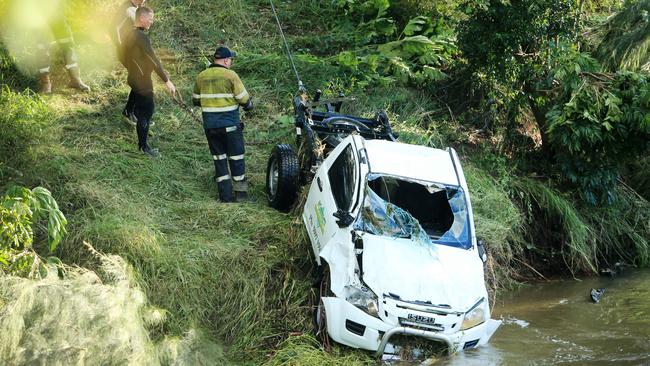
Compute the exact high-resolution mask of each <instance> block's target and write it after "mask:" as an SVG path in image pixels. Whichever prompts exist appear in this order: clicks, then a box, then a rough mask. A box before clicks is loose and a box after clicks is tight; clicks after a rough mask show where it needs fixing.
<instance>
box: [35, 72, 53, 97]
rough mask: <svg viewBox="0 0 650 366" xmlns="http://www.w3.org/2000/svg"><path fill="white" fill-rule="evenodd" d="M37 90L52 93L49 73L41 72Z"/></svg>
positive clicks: (42, 92)
mask: <svg viewBox="0 0 650 366" xmlns="http://www.w3.org/2000/svg"><path fill="white" fill-rule="evenodd" d="M38 90H39V92H40V93H41V94H51V93H52V82H51V81H50V74H41V76H40V77H39V80H38Z"/></svg>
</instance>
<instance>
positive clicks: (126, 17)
mask: <svg viewBox="0 0 650 366" xmlns="http://www.w3.org/2000/svg"><path fill="white" fill-rule="evenodd" d="M145 1H146V0H127V1H125V2H124V3H122V5H120V8H119V10H118V11H117V13H116V14H115V16H114V17H113V22H112V23H111V28H110V30H109V35H110V36H111V40H112V41H113V44H114V45H115V54H116V55H117V59H118V60H119V61H120V63H121V64H122V65H123V66H124V67H126V60H125V58H124V40H125V38H126V36H127V34H129V33H130V32H131V31H132V30H133V25H134V24H135V12H136V10H138V8H139V7H140V6H143V5H144V3H145ZM122 115H123V116H124V117H125V118H126V119H127V121H128V122H129V123H132V124H133V125H134V126H135V125H136V122H135V121H136V120H135V115H134V114H133V100H131V99H129V100H128V101H127V102H126V107H124V110H123V111H122ZM151 126H153V121H151Z"/></svg>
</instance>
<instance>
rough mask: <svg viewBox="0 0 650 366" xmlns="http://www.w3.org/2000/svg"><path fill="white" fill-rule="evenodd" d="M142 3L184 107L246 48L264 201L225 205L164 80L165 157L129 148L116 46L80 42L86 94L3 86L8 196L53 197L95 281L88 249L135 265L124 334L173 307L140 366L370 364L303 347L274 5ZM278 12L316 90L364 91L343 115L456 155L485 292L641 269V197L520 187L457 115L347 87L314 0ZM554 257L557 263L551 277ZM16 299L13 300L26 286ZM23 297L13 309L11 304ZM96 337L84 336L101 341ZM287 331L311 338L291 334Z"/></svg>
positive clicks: (644, 247)
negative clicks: (614, 264) (274, 156)
mask: <svg viewBox="0 0 650 366" xmlns="http://www.w3.org/2000/svg"><path fill="white" fill-rule="evenodd" d="M116 3H117V1H112V2H106V3H102V4H101V5H98V4H95V5H97V7H96V8H94V10H93V11H94V12H95V13H96V14H95V16H97V18H94V19H105V18H109V17H110V14H112V9H113V8H114V5H115V4H116ZM148 4H149V5H150V6H152V7H153V8H154V9H156V11H157V14H156V24H155V25H154V28H153V29H152V31H151V36H152V40H153V42H154V46H155V47H156V49H157V50H158V51H159V53H160V55H162V56H163V63H164V64H165V66H166V68H167V70H168V71H169V72H170V74H171V79H172V81H173V82H174V83H175V84H176V85H177V87H178V88H179V90H180V92H181V93H182V95H183V96H184V99H185V100H186V101H187V100H188V99H189V96H190V94H191V88H192V83H193V78H194V77H195V75H196V74H197V73H198V72H199V71H200V70H202V69H203V68H204V67H205V58H204V57H203V56H202V55H204V54H210V53H211V52H212V50H213V49H214V47H215V45H216V44H218V43H219V42H221V41H225V42H226V43H227V44H228V45H230V46H233V47H234V48H235V49H236V50H237V51H238V52H240V54H241V57H239V58H238V59H237V60H236V61H235V64H234V69H235V70H236V71H237V72H239V74H240V75H241V76H242V79H243V80H244V83H245V85H246V86H247V88H248V90H249V91H250V92H251V94H253V95H254V96H255V99H256V110H255V111H254V112H252V113H247V114H246V115H245V116H244V117H243V121H244V122H245V124H246V129H245V138H246V141H247V143H248V144H247V146H246V148H247V152H246V153H247V160H246V163H247V176H248V178H249V181H250V185H251V194H252V196H253V197H254V198H255V202H253V203H246V204H236V205H232V204H222V203H219V202H217V201H216V200H215V197H216V186H215V183H214V181H213V178H212V177H213V174H214V170H213V169H214V168H213V165H212V161H211V157H210V154H209V151H208V148H207V144H206V141H205V136H204V135H203V130H202V128H201V126H199V125H198V124H196V123H195V122H193V121H192V119H191V118H189V117H188V116H187V115H186V114H185V112H183V111H182V110H180V109H179V108H178V107H177V106H176V105H174V104H173V103H171V101H170V100H169V98H168V97H167V96H166V94H165V92H164V91H163V89H162V86H161V85H158V86H157V90H156V92H157V100H156V103H157V109H156V114H155V115H154V121H155V122H156V125H155V126H154V127H153V128H152V136H151V140H150V141H151V143H152V145H153V146H154V147H158V148H160V150H161V152H162V158H160V159H148V158H146V157H145V156H143V155H142V154H141V153H139V152H138V151H137V147H136V135H135V131H134V129H133V127H131V126H130V125H128V124H125V123H124V122H123V121H122V120H121V118H120V112H121V110H122V107H123V103H124V102H125V100H126V96H127V93H128V88H127V87H126V85H125V83H124V80H125V79H126V74H125V73H124V71H123V70H122V69H121V68H120V67H118V66H117V64H116V62H115V61H114V60H113V59H112V58H111V57H112V56H110V54H109V55H106V54H105V53H103V51H102V52H98V51H97V50H98V49H101V50H106V49H109V50H110V49H111V48H110V47H111V45H110V44H109V43H108V40H107V39H106V38H105V37H104V38H101V37H94V36H93V37H91V36H87V37H85V38H84V37H83V36H80V39H79V47H78V51H79V55H80V64H81V65H82V74H83V76H84V78H85V80H87V81H88V83H89V85H90V86H91V87H92V88H93V91H92V92H91V93H87V94H75V93H72V92H71V91H70V90H66V89H63V88H58V90H56V92H55V93H54V94H53V95H52V96H45V97H41V96H38V95H34V94H31V93H25V94H15V93H14V92H10V91H8V90H5V91H3V94H2V98H3V99H2V102H3V104H2V105H3V106H9V105H12V106H15V111H14V112H8V114H7V115H5V116H4V119H1V120H0V121H2V122H3V125H2V127H3V130H6V129H4V128H5V127H11V128H14V130H15V131H16V132H15V134H14V135H12V136H13V137H11V139H13V140H10V139H9V138H6V137H5V136H3V138H4V140H3V144H4V145H0V146H1V147H2V149H3V157H6V160H5V159H3V161H2V164H0V171H1V174H2V175H1V177H2V182H1V184H0V189H2V191H4V188H6V187H7V186H8V185H10V184H21V185H25V186H29V187H32V186H36V185H42V186H45V187H47V188H49V189H50V190H51V191H52V193H53V195H54V197H55V198H56V199H57V201H59V205H60V207H61V209H62V210H63V211H64V212H65V214H66V215H67V217H68V221H69V223H70V226H69V227H68V231H69V234H68V236H67V237H66V238H65V240H64V241H63V243H62V245H60V247H59V249H58V252H57V253H54V254H55V255H57V256H58V257H60V258H61V259H62V260H63V261H64V262H65V263H67V264H68V265H71V266H73V265H78V266H81V267H85V268H89V269H92V270H95V271H97V272H99V273H101V272H102V268H103V267H102V263H101V261H98V260H97V256H96V254H94V253H93V252H92V251H90V250H89V249H88V247H87V246H86V245H84V244H83V243H84V242H88V243H90V245H92V247H94V248H95V249H96V250H98V251H99V252H101V253H106V254H111V255H118V256H119V257H121V258H123V260H125V261H126V263H128V265H129V266H130V267H128V268H132V269H130V270H128V271H127V272H128V273H129V275H128V276H127V277H128V279H129V281H130V282H128V289H130V290H129V291H135V293H138V294H140V293H141V294H142V296H143V297H144V298H146V299H145V300H143V301H142V302H141V303H138V306H140V308H138V307H133V308H129V309H131V310H132V311H131V312H130V313H129V317H127V318H126V319H121V320H119V322H118V323H116V324H117V325H116V327H119V324H124V322H129V321H134V320H133V319H140V316H141V313H142V312H140V310H141V309H149V307H153V308H152V309H164V313H165V314H166V315H165V317H164V319H160V320H159V321H157V322H152V323H146V322H145V323H142V325H140V324H139V323H138V324H137V325H138V328H137V329H138V332H143V333H142V334H144V335H143V336H142V337H143V339H144V340H142V342H141V344H146V345H147V346H146V347H149V349H150V351H147V352H144V353H142V354H144V355H145V356H146V357H149V358H151V359H155V360H157V361H160V362H162V363H164V364H166V363H169V364H172V363H175V362H178V363H185V364H214V363H215V359H217V360H219V362H227V363H230V362H244V363H246V362H250V363H255V364H259V363H264V362H265V363H268V364H270V365H280V364H341V363H345V364H371V363H373V359H372V358H371V357H370V355H369V354H367V353H364V352H356V351H351V350H349V349H347V348H342V347H335V349H334V350H333V352H332V353H326V352H324V351H323V350H322V348H321V346H320V344H319V343H318V342H316V341H315V340H314V339H313V338H312V337H310V336H309V335H308V334H309V332H310V330H311V320H310V319H311V318H310V311H311V309H310V306H309V296H310V292H311V286H312V283H313V281H314V280H315V274H314V273H313V272H314V265H313V262H312V260H311V258H310V252H311V250H310V248H309V244H308V242H307V240H306V237H305V234H304V232H303V229H302V225H301V223H300V220H299V219H298V217H297V214H295V213H291V214H282V213H279V212H277V211H274V210H272V209H270V208H268V207H267V206H266V204H265V198H264V194H263V191H264V179H265V169H266V162H267V157H268V153H269V152H270V150H271V148H272V147H273V146H274V145H275V144H276V143H286V142H291V141H293V136H292V133H293V128H292V121H291V117H290V116H291V115H292V111H291V109H290V98H291V95H292V93H293V92H294V91H295V89H296V82H295V80H294V79H293V75H292V73H291V69H290V68H289V66H288V62H287V60H286V58H285V57H284V55H283V53H282V48H281V43H280V39H279V36H278V34H277V31H276V28H275V24H274V20H273V18H272V17H271V13H270V7H269V6H268V4H267V3H266V2H264V1H259V2H257V1H254V2H245V3H244V2H239V1H234V0H228V1H224V2H218V3H217V2H210V1H173V0H152V1H150V2H148ZM90 5H93V4H90ZM90 5H88V6H90ZM279 10H280V12H281V14H284V15H283V17H282V21H283V23H284V24H285V25H286V27H287V29H286V30H285V31H286V32H287V35H288V37H289V41H290V43H291V44H292V46H293V47H294V49H296V50H298V52H297V55H296V61H297V66H298V70H299V72H300V74H301V75H302V76H303V81H304V82H305V83H306V84H307V86H308V87H309V88H310V89H311V90H314V89H316V88H318V87H324V86H326V85H328V83H329V84H330V85H334V86H335V87H334V88H333V89H332V92H338V91H339V89H343V90H345V91H346V92H355V94H356V96H357V97H358V101H357V102H356V103H354V104H352V105H350V106H349V109H348V110H347V111H348V112H350V113H354V114H361V115H371V114H372V113H374V112H375V111H377V110H378V109H386V110H387V111H388V113H389V116H390V117H391V120H392V121H393V125H394V128H395V129H396V130H397V131H398V132H400V134H401V140H402V141H404V142H412V143H418V144H423V145H428V146H434V147H445V146H447V145H449V144H451V145H454V146H456V147H457V148H458V149H459V152H460V153H461V155H462V159H463V162H464V166H465V169H466V174H467V176H468V184H469V187H470V191H471V194H472V199H473V205H474V209H475V211H476V212H475V214H476V220H477V222H476V225H477V231H478V234H479V236H480V237H482V238H483V239H484V240H485V241H486V243H487V246H488V248H489V250H490V253H491V256H490V261H489V262H488V266H487V268H488V279H489V281H490V283H491V284H492V288H493V289H496V290H501V289H507V288H509V287H510V286H511V285H512V283H513V280H516V281H522V280H526V279H529V278H532V277H536V276H537V274H536V273H535V272H534V271H532V270H531V268H537V269H539V270H540V271H544V269H548V268H550V269H556V268H563V269H565V270H566V269H567V268H568V269H570V270H573V271H576V272H577V271H589V270H593V269H596V268H598V266H599V265H601V264H603V263H601V262H599V260H600V261H602V259H599V258H604V257H607V258H609V257H611V258H623V259H626V260H628V261H630V262H632V261H635V260H636V261H637V262H638V264H644V263H647V259H648V254H647V253H648V248H649V247H650V245H649V244H648V233H650V227H649V226H650V223H648V222H647V218H648V217H649V216H648V213H649V212H650V207H649V206H648V203H647V201H644V200H642V199H639V198H637V197H635V196H634V195H633V194H632V193H629V192H628V193H629V194H627V195H625V196H624V197H626V200H623V201H621V202H620V203H619V205H620V206H617V207H611V208H606V209H600V210H591V209H589V208H583V207H580V206H579V205H576V204H575V203H574V201H573V200H572V199H571V197H566V196H563V194H562V193H560V192H558V191H557V190H553V189H550V188H548V186H547V185H546V184H545V182H544V181H543V180H541V179H537V178H525V179H524V178H522V177H518V176H517V175H516V174H517V173H516V171H514V170H513V169H512V168H511V164H510V163H509V161H508V159H507V158H505V157H502V156H498V155H497V154H496V153H495V152H494V151H495V150H494V149H492V148H491V146H490V144H489V143H488V142H485V144H484V145H480V144H476V143H475V142H474V141H473V140H472V138H471V134H470V132H471V130H470V129H468V128H466V127H464V126H463V121H462V120H458V119H457V118H456V117H455V116H453V115H449V114H442V115H441V114H437V113H436V114H435V115H436V116H437V117H436V118H431V115H432V113H431V112H432V111H438V110H440V106H438V105H436V103H435V101H434V100H432V98H431V97H430V96H429V95H427V94H426V93H424V92H422V91H420V90H415V89H411V88H406V87H399V86H391V87H389V88H388V87H386V88H375V89H371V90H366V91H364V92H362V91H361V90H355V89H354V87H353V85H351V84H349V83H347V82H345V80H346V79H345V73H344V72H343V71H341V70H340V69H338V68H336V67H335V64H334V63H333V62H332V61H331V55H332V54H334V53H335V52H336V50H338V49H339V47H341V45H345V42H346V39H345V37H344V35H340V34H337V33H336V32H335V31H333V30H332V29H331V22H329V21H328V20H327V17H326V16H323V14H328V12H331V10H328V9H326V5H323V4H321V3H320V2H310V1H307V2H299V3H297V4H292V5H291V6H290V5H289V4H282V5H281V6H280V8H279ZM317 14H319V15H320V16H319V17H315V16H316V15H317ZM74 19H76V20H75V24H76V26H77V27H79V30H80V32H79V33H80V35H81V34H83V32H82V30H85V29H88V28H90V25H89V24H87V22H85V21H84V18H83V17H79V18H76V17H75V18H74ZM86 20H87V19H86ZM307 20H309V21H307ZM328 32H329V33H332V32H333V33H334V34H335V37H334V38H332V39H331V40H330V41H331V43H330V44H328V43H325V45H324V46H323V45H321V47H320V48H319V47H318V45H319V43H318V39H319V37H320V36H321V35H322V34H324V33H328ZM89 34H94V33H89ZM328 39H329V38H328ZM307 49H309V52H308V51H307ZM315 55H318V56H315ZM105 58H108V59H109V60H111V61H110V62H106V61H105V60H104V59H105ZM6 70H8V69H6ZM12 70H13V71H12V72H13V73H18V70H15V69H12ZM59 70H60V68H59ZM3 72H5V69H3ZM8 80H9V79H8ZM12 80H23V79H20V78H17V79H11V80H9V81H6V83H7V84H8V85H10V86H12V87H13V88H14V89H21V88H22V87H24V86H25V85H21V84H20V83H18V82H16V81H12ZM64 83H65V78H64V77H63V75H60V74H57V75H55V89H57V86H59V87H60V86H62V85H64ZM31 85H33V81H32V84H31ZM3 110H4V108H3ZM12 113H13V114H12ZM4 141H9V142H8V143H5V142H4ZM12 141H13V142H12ZM617 213H618V214H619V215H617ZM621 213H625V214H621ZM548 228H556V229H554V230H550V229H548ZM612 228H617V229H616V230H612ZM43 253H44V254H46V253H47V252H46V251H44V252H43ZM627 253H634V257H633V258H632V257H630V256H629V255H628V256H626V254H627ZM637 253H645V254H643V255H641V256H637ZM548 260H551V261H554V264H553V265H551V266H548V265H545V264H544V261H548ZM604 264H605V265H607V264H608V263H604ZM542 267H544V268H542ZM75 273H76V272H75ZM77 279H78V276H77V275H74V276H70V278H69V281H71V284H70V285H69V286H70V289H71V291H72V290H74V289H84V290H86V291H87V292H84V291H81V292H80V293H81V294H85V293H89V294H94V293H95V292H94V291H96V288H95V287H89V285H88V283H87V282H83V281H81V282H79V281H77ZM12 281H13V280H12ZM75 281H77V282H75ZM105 284H106V285H107V286H114V287H109V289H103V288H101V289H103V290H104V291H103V292H101V293H102V294H100V295H92V296H95V298H99V299H101V298H102V296H106V298H107V299H108V298H113V297H114V292H112V291H114V288H119V286H117V285H116V284H115V283H113V282H111V281H105ZM13 286H14V287H12V288H14V289H16V290H15V291H14V293H20V291H19V290H18V289H20V288H21V286H23V285H21V283H20V282H17V283H16V284H14V285H13ZM116 286H117V287H116ZM139 291H141V292H139ZM13 296H14V295H6V296H5V297H4V298H5V299H9V300H7V301H11V299H14V297H13ZM47 296H49V295H47ZM80 296H81V295H80ZM88 296H91V295H88ZM2 301H4V300H2ZM2 304H3V302H0V308H1V307H2V306H3V305H2ZM73 305H74V304H72V305H71V306H73ZM105 305H106V304H103V303H102V301H96V302H91V303H90V305H89V306H88V307H87V308H83V309H81V310H76V311H81V312H83V311H88V312H89V313H90V314H92V313H101V312H105V311H107V309H106V308H105V307H103V306H105ZM116 306H118V308H119V306H125V305H124V303H122V304H121V305H116ZM73 309H77V308H74V307H73ZM144 313H146V311H145V312H144ZM9 316H16V315H15V314H14V315H9ZM96 321H97V322H102V321H104V320H102V319H97V320H96ZM138 321H139V320H138ZM143 329H144V330H143ZM42 331H46V330H42ZM35 332H36V333H38V332H37V331H35ZM100 334H101V333H100V332H97V333H89V334H88V335H87V336H88V337H89V338H93V337H95V339H96V338H99V337H100ZM138 334H140V333H138ZM295 334H301V335H300V336H290V335H295ZM96 340H97V341H98V342H99V341H100V340H99V339H96ZM147 342H150V343H147ZM170 342H171V343H174V344H180V345H182V348H178V349H181V351H178V349H177V350H176V351H174V352H172V351H169V350H170V349H171V348H169V344H170ZM10 347H14V348H15V347H18V346H15V345H12V346H10ZM110 352H119V349H117V350H116V349H111V350H110ZM152 363H154V364H155V363H157V362H152Z"/></svg>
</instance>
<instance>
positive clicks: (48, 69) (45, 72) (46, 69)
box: [38, 66, 50, 74]
mask: <svg viewBox="0 0 650 366" xmlns="http://www.w3.org/2000/svg"><path fill="white" fill-rule="evenodd" d="M38 72H40V73H41V74H47V73H48V72H50V67H49V66H48V67H46V68H44V69H38Z"/></svg>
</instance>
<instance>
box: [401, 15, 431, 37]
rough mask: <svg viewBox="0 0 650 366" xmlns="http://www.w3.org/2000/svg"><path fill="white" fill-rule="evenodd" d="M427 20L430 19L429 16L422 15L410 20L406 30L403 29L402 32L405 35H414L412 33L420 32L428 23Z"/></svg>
mask: <svg viewBox="0 0 650 366" xmlns="http://www.w3.org/2000/svg"><path fill="white" fill-rule="evenodd" d="M427 20H428V18H427V17H424V16H421V15H420V16H417V17H415V18H413V19H411V20H409V22H408V23H407V24H406V26H405V27H404V30H403V31H402V33H403V34H404V35H405V36H412V35H414V34H416V33H418V32H420V31H422V29H423V28H424V26H425V25H426V24H427Z"/></svg>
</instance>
